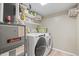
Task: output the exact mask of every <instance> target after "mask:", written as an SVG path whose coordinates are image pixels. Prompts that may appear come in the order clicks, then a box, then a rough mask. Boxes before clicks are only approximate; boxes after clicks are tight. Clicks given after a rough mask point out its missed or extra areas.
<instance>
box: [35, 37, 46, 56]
mask: <svg viewBox="0 0 79 59" xmlns="http://www.w3.org/2000/svg"><path fill="white" fill-rule="evenodd" d="M45 50H46V40H45V38H44V37H41V38H39V40H38V42H37V44H36V46H35V56H43V55H44V53H45Z"/></svg>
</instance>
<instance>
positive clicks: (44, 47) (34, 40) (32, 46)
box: [27, 33, 52, 56]
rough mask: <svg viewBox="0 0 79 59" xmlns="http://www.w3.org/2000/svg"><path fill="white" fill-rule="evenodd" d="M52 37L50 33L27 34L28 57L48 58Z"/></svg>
mask: <svg viewBox="0 0 79 59" xmlns="http://www.w3.org/2000/svg"><path fill="white" fill-rule="evenodd" d="M51 44H52V41H51V37H50V35H49V33H30V34H27V55H28V56H46V55H48V53H49V51H50V50H51Z"/></svg>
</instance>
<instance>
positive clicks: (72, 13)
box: [68, 8, 79, 17]
mask: <svg viewBox="0 0 79 59" xmlns="http://www.w3.org/2000/svg"><path fill="white" fill-rule="evenodd" d="M78 13H79V9H78V8H73V9H70V10H69V11H68V16H70V17H77V15H78Z"/></svg>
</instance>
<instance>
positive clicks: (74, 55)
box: [52, 48, 77, 56]
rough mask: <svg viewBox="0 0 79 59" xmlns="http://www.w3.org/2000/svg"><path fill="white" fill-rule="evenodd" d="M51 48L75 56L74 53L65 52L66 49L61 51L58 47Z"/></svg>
mask: <svg viewBox="0 0 79 59" xmlns="http://www.w3.org/2000/svg"><path fill="white" fill-rule="evenodd" d="M52 50H57V51H61V52H63V53H66V54H69V55H72V56H77V55H76V54H74V53H71V52H67V51H63V50H60V49H56V48H52Z"/></svg>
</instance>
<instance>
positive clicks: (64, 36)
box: [41, 12, 77, 53]
mask: <svg viewBox="0 0 79 59" xmlns="http://www.w3.org/2000/svg"><path fill="white" fill-rule="evenodd" d="M62 13H63V12H61V13H59V14H58V15H56V16H55V14H54V15H51V16H49V17H45V18H44V19H43V20H42V21H41V24H42V25H43V26H45V27H47V28H48V32H49V33H51V35H52V37H53V38H52V39H53V48H56V49H60V50H64V51H68V52H71V53H76V47H77V46H76V19H75V18H71V17H68V16H67V14H66V13H63V14H62Z"/></svg>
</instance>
